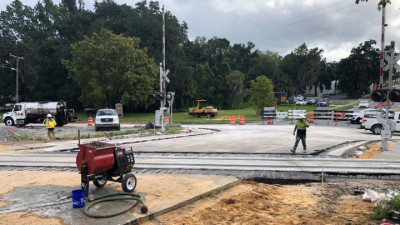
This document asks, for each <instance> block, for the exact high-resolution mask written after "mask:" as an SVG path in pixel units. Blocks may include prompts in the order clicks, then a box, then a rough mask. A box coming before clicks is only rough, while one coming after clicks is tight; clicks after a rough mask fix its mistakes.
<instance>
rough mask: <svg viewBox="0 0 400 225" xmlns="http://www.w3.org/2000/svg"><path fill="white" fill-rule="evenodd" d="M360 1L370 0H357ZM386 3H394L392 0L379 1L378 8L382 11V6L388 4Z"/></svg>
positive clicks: (366, 0)
mask: <svg viewBox="0 0 400 225" xmlns="http://www.w3.org/2000/svg"><path fill="white" fill-rule="evenodd" d="M360 2H368V0H356V4H358V3H360ZM386 4H392V2H391V0H381V1H379V3H378V10H379V11H381V9H382V6H386Z"/></svg>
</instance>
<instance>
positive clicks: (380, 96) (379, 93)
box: [371, 90, 387, 102]
mask: <svg viewBox="0 0 400 225" xmlns="http://www.w3.org/2000/svg"><path fill="white" fill-rule="evenodd" d="M386 97H387V96H386V91H385V90H376V91H373V92H372V94H371V99H372V101H374V102H384V101H386Z"/></svg>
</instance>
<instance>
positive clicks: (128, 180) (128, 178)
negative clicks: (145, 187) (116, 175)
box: [122, 173, 136, 192]
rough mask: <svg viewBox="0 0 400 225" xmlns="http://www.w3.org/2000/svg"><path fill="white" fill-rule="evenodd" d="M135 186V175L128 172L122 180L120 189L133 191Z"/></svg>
mask: <svg viewBox="0 0 400 225" xmlns="http://www.w3.org/2000/svg"><path fill="white" fill-rule="evenodd" d="M135 187H136V176H135V175H134V174H132V173H128V174H126V175H125V176H124V179H123V180H122V190H124V191H125V192H133V190H135Z"/></svg>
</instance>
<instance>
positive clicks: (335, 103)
mask: <svg viewBox="0 0 400 225" xmlns="http://www.w3.org/2000/svg"><path fill="white" fill-rule="evenodd" d="M330 104H331V105H347V104H349V103H348V102H330Z"/></svg>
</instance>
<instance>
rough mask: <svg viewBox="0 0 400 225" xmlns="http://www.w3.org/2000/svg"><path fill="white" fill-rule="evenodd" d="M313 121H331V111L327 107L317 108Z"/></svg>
mask: <svg viewBox="0 0 400 225" xmlns="http://www.w3.org/2000/svg"><path fill="white" fill-rule="evenodd" d="M314 119H315V120H331V119H332V110H330V109H329V107H317V109H316V110H314Z"/></svg>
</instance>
